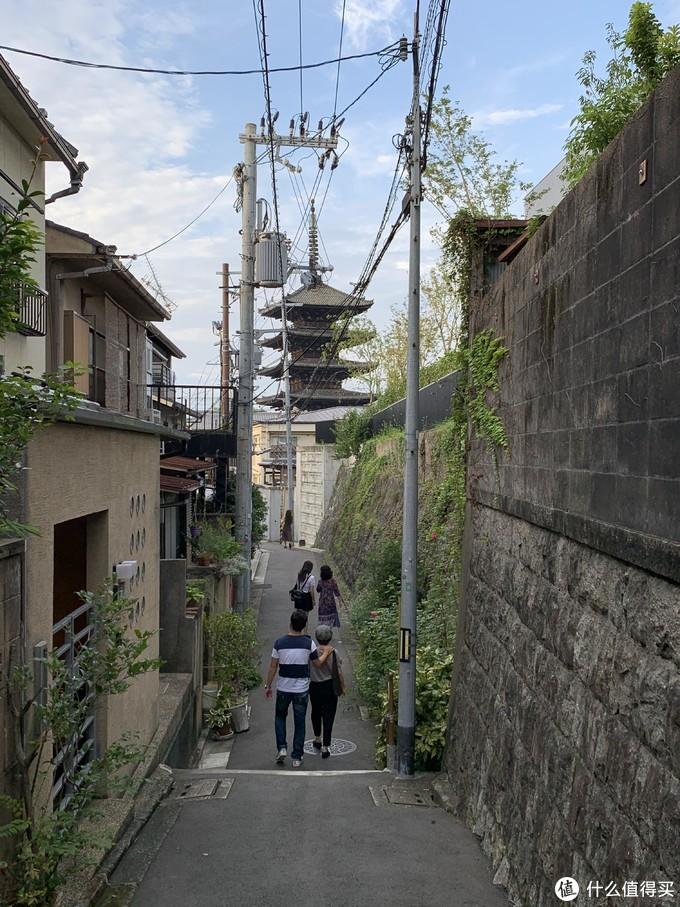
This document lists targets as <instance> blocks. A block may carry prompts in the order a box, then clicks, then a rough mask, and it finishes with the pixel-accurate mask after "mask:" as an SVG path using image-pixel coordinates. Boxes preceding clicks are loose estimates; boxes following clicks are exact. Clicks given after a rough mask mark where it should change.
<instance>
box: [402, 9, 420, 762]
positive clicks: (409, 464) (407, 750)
mask: <svg viewBox="0 0 680 907" xmlns="http://www.w3.org/2000/svg"><path fill="white" fill-rule="evenodd" d="M418 29H419V23H418V13H417V12H416V14H415V17H414V29H413V35H414V37H413V102H412V107H411V115H410V120H411V135H412V146H411V172H410V201H409V215H410V221H411V223H410V240H409V242H410V247H409V275H408V285H409V293H408V356H407V362H406V426H405V428H406V431H405V434H406V458H405V468H404V515H403V535H402V549H401V618H400V631H399V634H400V638H399V711H398V724H397V771H398V774H400V775H412V774H413V772H414V764H415V725H416V605H417V600H416V590H417V584H416V569H417V560H418V394H419V390H420V380H419V379H420V197H421V179H420V125H421V123H420V116H421V110H420V64H419V60H418V43H419V33H418Z"/></svg>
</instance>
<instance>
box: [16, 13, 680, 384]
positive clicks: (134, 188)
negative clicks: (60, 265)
mask: <svg viewBox="0 0 680 907" xmlns="http://www.w3.org/2000/svg"><path fill="white" fill-rule="evenodd" d="M342 5H343V4H342V0H265V11H266V14H267V34H268V50H269V53H270V66H272V67H276V66H289V65H296V64H297V63H298V61H299V56H300V21H299V9H300V6H301V9H302V59H303V62H316V61H320V60H324V59H332V58H334V57H336V56H337V55H338V46H339V39H340V12H341V9H342ZM423 5H424V6H426V4H423ZM629 6H630V3H629V2H628V0H597V2H593V0H571V2H570V3H569V4H568V5H564V4H558V3H545V2H544V0H542V2H538V0H523V2H521V3H519V4H515V5H514V6H512V7H509V6H508V4H507V3H505V2H503V3H501V2H499V0H487V2H486V3H484V4H483V5H482V6H480V5H479V4H478V3H473V2H470V0H461V2H456V0H453V2H452V3H451V12H450V16H449V22H448V30H447V44H446V47H445V49H444V57H443V66H442V71H441V76H440V81H439V85H440V87H441V86H444V85H447V84H448V85H450V86H451V96H452V97H453V98H455V99H457V100H459V101H460V103H461V105H462V107H463V109H464V110H465V111H466V112H467V113H468V114H469V115H470V116H472V118H473V121H474V125H475V128H476V129H478V130H480V131H483V133H484V134H485V136H486V137H487V139H488V140H489V141H490V142H491V144H492V145H493V147H494V148H495V149H496V151H497V152H498V154H499V156H500V157H501V158H505V159H517V160H519V161H520V162H521V167H520V177H521V179H522V180H524V181H527V182H530V183H535V182H538V180H540V179H541V178H542V177H543V176H544V175H545V174H546V173H547V172H548V171H549V170H550V169H551V168H552V167H553V166H554V165H555V164H556V163H557V162H558V161H559V160H560V158H561V157H562V146H563V144H564V140H565V138H566V136H567V133H568V128H569V123H570V120H571V118H572V117H573V116H574V114H575V113H576V111H577V105H578V96H579V86H578V82H577V80H576V77H575V73H576V70H577V69H578V67H579V64H580V61H581V58H582V55H583V53H584V52H585V51H586V50H588V49H591V48H592V49H594V50H596V51H597V52H598V57H599V59H600V60H601V61H602V62H603V63H604V61H606V60H607V59H608V56H607V55H606V43H605V24H606V23H607V22H613V23H614V25H615V26H616V27H618V28H622V27H623V26H624V25H625V22H626V19H627V12H628V9H629ZM413 8H414V3H413V0H346V6H345V29H344V37H343V54H352V53H361V52H364V51H370V50H377V49H379V48H381V47H384V46H385V45H387V44H388V43H390V42H392V41H394V40H396V39H398V38H399V37H400V36H401V35H403V34H405V35H407V36H410V35H411V32H412V23H413ZM655 11H656V13H657V15H658V16H659V18H660V19H661V21H662V23H663V24H664V25H668V24H671V23H672V22H680V0H657V2H656V3H655ZM0 21H2V23H3V29H2V38H1V39H0V40H2V43H3V44H7V45H12V46H15V47H20V48H25V49H28V50H34V51H39V52H43V53H48V54H54V55H59V56H65V57H72V58H77V59H82V60H88V61H94V62H102V63H112V64H118V65H127V66H130V65H137V66H146V67H155V68H179V69H246V68H258V67H259V51H258V45H257V38H256V31H255V23H254V16H253V4H252V0H229V2H228V3H224V2H221V3H220V2H216V0H192V2H190V3H189V2H182V0H145V2H144V3H140V2H139V0H136V2H132V0H87V2H85V0H61V2H60V3H58V4H54V3H52V2H49V0H0ZM1 52H2V53H3V54H4V55H5V56H6V58H7V59H8V60H9V62H10V65H11V66H12V67H13V68H14V70H15V72H16V73H17V74H18V76H19V77H20V78H21V80H22V82H23V83H24V85H25V86H26V87H27V88H28V90H29V91H30V93H31V94H32V96H33V97H34V98H35V99H36V101H37V102H38V104H39V105H40V106H41V107H44V108H46V109H47V111H48V114H49V118H50V120H51V122H53V123H54V125H55V126H56V128H57V129H58V130H59V131H60V132H61V133H62V134H63V135H64V136H65V137H66V138H67V139H68V141H70V142H71V143H72V144H73V145H75V146H76V147H77V148H78V149H79V153H80V159H82V160H85V161H86V162H87V163H88V165H89V167H90V170H89V172H88V173H87V174H86V177H85V183H84V186H83V189H82V190H81V192H80V193H79V194H78V195H76V196H72V197H70V198H66V199H63V200H61V201H59V202H57V203H55V204H54V205H51V206H49V208H48V216H49V217H50V219H52V220H56V221H58V222H61V223H63V224H66V225H67V226H70V227H73V228H75V229H77V230H82V231H85V232H87V233H89V234H90V235H92V236H94V237H96V238H97V239H98V240H100V241H102V242H103V243H105V244H107V245H108V244H114V245H116V246H117V247H118V252H119V253H120V254H124V255H132V254H138V253H141V252H144V251H146V250H147V249H150V248H152V247H154V246H157V245H158V244H160V243H163V242H164V241H165V240H167V239H168V238H169V237H170V236H172V235H173V234H174V233H175V232H177V231H179V230H181V229H182V228H183V227H184V226H185V225H186V224H187V223H189V221H191V220H192V219H193V218H194V217H196V215H197V214H199V212H201V211H202V210H203V209H204V208H205V207H206V205H207V204H208V203H209V202H210V201H211V200H212V199H213V198H214V197H215V196H216V195H217V193H218V192H219V191H220V189H221V188H222V187H223V186H224V185H225V184H226V183H227V181H228V179H229V177H230V176H231V174H232V170H233V167H234V165H235V164H237V163H238V162H239V161H240V160H241V159H242V146H241V145H240V143H239V140H238V136H239V133H240V132H241V131H242V130H243V125H244V123H246V122H248V121H251V122H255V123H258V124H259V121H260V117H261V116H262V115H263V113H264V109H265V104H264V94H263V85H262V78H261V76H259V75H250V76H238V77H235V76H194V77H184V76H182V77H166V76H158V75H146V74H135V73H119V72H107V71H97V70H92V69H83V68H79V67H70V66H64V65H61V64H58V63H52V62H49V61H43V60H37V59H34V58H30V57H26V56H22V55H19V54H16V53H12V52H7V51H1ZM378 72H379V64H378V62H377V60H376V58H368V59H365V60H356V61H347V62H344V63H343V64H342V65H341V67H340V75H339V82H338V109H342V108H344V107H345V106H346V105H347V104H348V103H349V102H350V101H351V100H353V99H354V98H355V97H356V96H357V95H358V94H359V93H360V92H361V91H362V90H363V89H364V88H365V87H366V86H367V85H368V84H369V83H370V82H371V81H372V80H373V79H374V78H375V77H376V75H377V74H378ZM336 78H337V67H336V66H328V67H325V68H321V69H316V70H313V71H308V72H306V73H304V74H303V83H302V108H303V109H304V110H305V111H309V114H310V122H311V123H312V124H313V125H316V123H317V122H318V120H319V119H320V118H322V117H329V116H330V115H331V114H332V113H333V107H334V95H335V90H336ZM271 91H272V105H273V107H274V108H275V109H276V110H278V111H280V119H279V122H278V123H277V126H280V127H281V130H282V131H285V130H286V129H287V123H288V121H289V119H290V117H291V116H294V115H295V114H297V113H299V111H300V108H301V102H300V80H299V75H298V74H297V73H294V74H290V73H286V74H273V75H272V79H271ZM410 96H411V62H410V59H409V61H407V62H406V63H400V64H399V65H398V66H396V67H395V68H393V69H392V70H391V71H390V72H388V73H387V74H386V75H385V76H384V77H383V78H381V79H380V81H379V82H378V83H377V85H376V86H375V87H374V88H373V89H371V90H370V91H369V92H368V93H367V94H366V96H365V97H364V98H362V99H361V100H360V101H359V102H358V103H357V104H356V105H355V106H354V107H353V108H352V109H351V111H349V112H348V114H347V117H346V122H345V124H344V125H343V127H342V136H343V139H344V140H346V141H344V140H343V142H342V143H341V148H342V149H346V150H345V152H344V154H342V157H341V160H340V165H339V166H338V168H337V170H336V171H335V172H334V174H333V179H332V182H331V184H330V187H329V189H328V194H327V198H326V202H325V204H324V207H323V210H322V212H321V216H320V221H319V229H320V233H321V236H322V239H323V243H324V249H325V250H326V251H327V255H328V257H329V258H330V262H331V264H332V265H333V266H334V268H335V270H334V272H333V275H332V277H331V283H332V284H333V285H334V286H335V287H337V288H338V289H340V290H343V291H349V290H350V289H351V283H352V282H353V281H356V280H357V277H358V275H359V274H360V272H361V270H362V267H363V264H364V261H365V258H366V255H367V252H368V249H369V248H370V246H371V244H372V241H373V237H374V236H375V233H376V230H377V227H378V224H379V221H380V218H381V216H382V212H383V208H384V205H385V201H386V198H387V192H388V189H389V185H390V181H391V176H392V172H393V169H394V162H395V151H394V148H393V144H392V138H393V136H394V135H395V134H397V133H399V132H402V131H403V126H404V116H405V114H406V113H407V111H408V107H409V103H410ZM347 143H349V144H347ZM339 150H340V149H339ZM308 154H309V152H304V153H303V152H297V153H296V155H295V156H294V157H293V158H292V159H293V160H294V161H295V162H296V163H299V164H300V166H302V168H303V170H302V174H301V177H300V178H301V180H303V181H304V184H305V185H306V187H307V188H308V189H309V188H311V186H312V184H313V182H314V180H315V177H316V175H317V173H318V165H317V160H316V157H315V156H313V155H310V156H305V155H308ZM303 158H304V159H303ZM327 179H328V174H325V175H324V178H323V182H322V184H321V189H320V192H319V193H318V195H317V203H318V204H320V199H321V196H322V195H323V192H324V191H325V190H326V181H327ZM65 185H66V172H65V170H64V169H63V167H60V165H58V164H51V165H49V166H48V192H51V191H54V190H56V189H61V188H63V187H64V186H65ZM277 188H278V196H279V204H280V214H281V227H282V229H283V230H285V231H286V232H287V234H288V235H289V236H291V237H294V236H295V234H296V232H297V231H298V228H299V226H300V221H301V216H300V209H299V206H298V201H297V196H296V194H295V191H294V187H293V184H292V181H291V177H290V176H289V175H288V172H287V171H285V170H281V171H280V172H279V173H278V175H277ZM258 195H259V196H263V197H265V198H268V199H270V200H271V176H270V170H269V167H268V166H267V165H266V162H265V163H263V164H262V165H261V166H260V167H259V173H258ZM235 197H236V195H235V188H234V184H233V183H231V184H230V185H229V186H228V187H227V188H226V190H225V191H224V192H223V193H222V194H221V195H220V197H219V198H218V199H217V201H216V202H215V204H214V205H213V206H212V207H211V208H210V209H209V210H208V211H207V213H205V214H204V215H203V216H202V217H201V218H199V219H198V220H197V221H196V223H195V224H194V225H193V226H192V227H191V228H190V229H188V230H186V231H185V232H184V233H182V235H181V236H179V237H178V238H177V239H175V240H173V241H172V242H169V243H167V244H165V245H163V246H162V247H161V248H159V249H158V250H157V251H155V252H152V253H151V254H150V255H149V259H150V262H151V265H152V266H153V270H154V272H155V274H156V276H157V278H158V281H159V282H160V285H161V287H162V289H163V291H164V293H165V294H166V295H167V297H169V298H170V299H171V300H172V301H173V302H174V303H176V306H177V307H176V309H175V311H174V314H173V317H172V321H171V322H169V323H166V325H165V326H163V330H164V331H165V332H166V333H167V334H168V336H170V337H171V339H172V340H174V341H175V343H177V344H178V345H179V346H180V347H181V348H182V349H183V350H184V351H185V352H186V353H187V358H186V359H185V360H182V361H179V362H178V363H177V381H178V383H186V384H194V383H209V384H216V383H219V368H218V366H217V365H216V364H213V363H217V360H218V351H217V347H216V346H215V344H216V342H217V338H216V337H215V336H214V334H213V331H212V326H211V325H212V321H213V320H215V319H217V318H218V317H219V308H220V301H221V293H220V290H219V285H220V277H219V276H218V273H217V272H218V271H219V270H220V268H221V265H222V262H227V263H229V264H230V266H231V268H232V269H233V270H238V269H239V266H240V251H241V238H240V235H239V229H240V226H241V223H240V215H238V214H237V213H236V211H235V210H234V201H235ZM515 213H516V214H517V215H519V216H521V215H522V213H523V211H522V205H521V199H520V198H518V202H517V206H516V212H515ZM437 218H438V215H437V213H436V211H434V209H432V208H431V206H430V205H429V204H427V203H426V204H425V205H424V207H423V224H424V227H425V228H426V230H427V231H429V229H430V228H431V227H432V226H433V225H434V224H436V222H437ZM304 245H305V244H304V243H303V244H302V248H301V249H300V250H299V251H300V253H303V252H304ZM324 257H325V254H324ZM436 258H437V248H436V246H435V244H434V242H433V240H432V239H431V238H430V237H429V235H427V234H426V235H425V236H424V239H423V274H424V275H426V274H427V271H428V269H429V268H430V267H431V266H432V264H433V263H434V262H435V261H436ZM407 259H408V229H407V228H404V229H402V231H401V233H400V234H399V236H398V237H397V239H396V241H395V242H394V244H393V246H392V248H391V250H390V252H389V253H388V255H387V256H386V257H385V259H384V261H383V264H382V266H381V268H380V270H379V271H378V273H377V275H376V277H375V278H374V281H373V283H372V284H371V287H370V289H369V292H368V293H367V296H368V297H369V298H370V299H373V300H374V301H375V304H374V307H373V309H372V312H371V315H372V317H373V318H374V320H375V321H376V323H377V324H378V325H379V326H383V325H385V324H386V323H387V321H388V319H389V315H390V308H391V306H393V305H399V304H400V303H401V302H402V301H403V300H404V298H405V296H406V293H407V279H408V274H407ZM132 267H133V273H134V274H136V275H137V276H138V277H139V278H140V279H147V280H148V279H151V272H150V268H149V266H148V264H147V261H146V259H144V258H143V257H141V258H139V259H138V260H137V261H135V262H134V263H133V265H132ZM295 286H297V284H295ZM262 304H264V298H263V296H262V294H261V292H260V293H258V296H257V305H258V306H261V305H262ZM238 317H239V312H238V303H237V302H235V303H234V305H233V307H232V312H231V324H232V332H231V333H232V341H233V342H236V341H237V338H236V336H235V330H236V329H237V322H238ZM257 323H258V326H260V327H263V328H270V327H272V323H271V322H265V321H264V320H263V319H261V318H259V317H258V322H257ZM270 359H271V352H270V353H269V354H266V356H265V362H266V361H269V360H270ZM263 386H264V385H263V384H262V383H261V384H260V388H262V387H263ZM269 392H270V393H271V392H272V391H271V390H270V391H269Z"/></svg>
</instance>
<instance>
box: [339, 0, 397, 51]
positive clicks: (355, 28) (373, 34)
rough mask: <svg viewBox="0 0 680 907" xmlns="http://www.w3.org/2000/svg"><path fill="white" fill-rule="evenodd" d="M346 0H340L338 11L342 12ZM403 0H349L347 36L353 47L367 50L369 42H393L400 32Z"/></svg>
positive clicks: (346, 13)
mask: <svg viewBox="0 0 680 907" xmlns="http://www.w3.org/2000/svg"><path fill="white" fill-rule="evenodd" d="M342 5H343V4H342V0H336V3H335V12H336V15H337V16H338V17H339V18H340V17H341V16H342ZM403 11H404V2H403V0H372V2H367V0H347V2H346V4H345V37H346V39H347V41H348V42H349V44H351V45H352V47H354V48H357V49H360V50H365V49H366V48H367V47H368V45H369V42H372V41H378V42H381V41H384V42H385V43H389V42H391V41H393V40H395V38H396V37H397V35H398V34H400V32H401V29H400V28H399V25H400V24H403V23H401V15H402V14H403Z"/></svg>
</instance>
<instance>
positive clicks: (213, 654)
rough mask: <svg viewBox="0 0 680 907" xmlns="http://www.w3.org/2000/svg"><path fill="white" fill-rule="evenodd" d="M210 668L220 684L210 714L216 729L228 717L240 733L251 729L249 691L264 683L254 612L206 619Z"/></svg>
mask: <svg viewBox="0 0 680 907" xmlns="http://www.w3.org/2000/svg"><path fill="white" fill-rule="evenodd" d="M204 629H205V636H206V641H207V644H208V669H209V671H210V672H211V674H212V676H213V677H214V679H215V681H216V682H217V697H216V700H215V704H214V705H213V707H212V708H211V709H210V712H209V713H208V721H209V722H210V725H211V727H212V728H213V729H218V730H219V729H221V728H222V727H223V726H224V719H225V717H226V716H227V715H228V717H229V721H230V724H231V727H232V728H233V730H234V731H235V732H236V733H237V734H238V733H241V732H243V731H247V730H248V728H249V716H250V707H249V706H248V690H251V689H252V688H253V687H256V686H257V685H258V684H259V683H260V682H261V680H262V678H261V676H260V672H259V670H258V667H257V665H258V661H259V652H258V643H257V636H256V634H255V614H254V613H253V611H245V612H244V613H242V614H241V613H238V612H236V611H224V612H222V613H220V614H210V615H207V616H206V617H205V623H204Z"/></svg>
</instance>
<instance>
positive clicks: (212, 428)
mask: <svg viewBox="0 0 680 907" xmlns="http://www.w3.org/2000/svg"><path fill="white" fill-rule="evenodd" d="M147 390H148V397H149V400H150V404H151V408H152V416H151V418H152V419H153V421H154V422H156V423H158V424H160V425H165V426H167V427H168V428H175V429H178V430H179V431H188V432H216V431H229V432H231V431H233V427H234V390H233V388H230V387H220V386H212V385H211V386H204V385H199V384H175V385H172V386H171V387H168V386H167V385H164V384H151V385H149V387H148V388H147Z"/></svg>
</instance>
